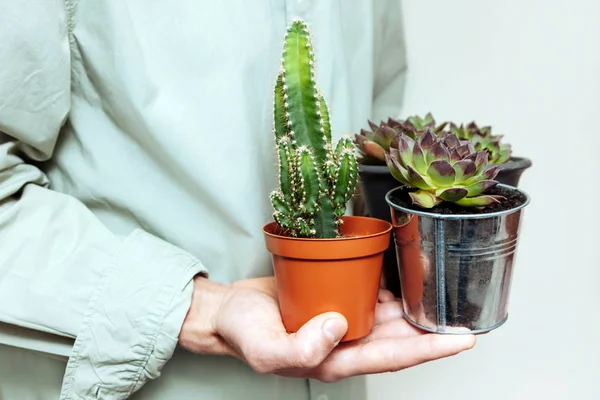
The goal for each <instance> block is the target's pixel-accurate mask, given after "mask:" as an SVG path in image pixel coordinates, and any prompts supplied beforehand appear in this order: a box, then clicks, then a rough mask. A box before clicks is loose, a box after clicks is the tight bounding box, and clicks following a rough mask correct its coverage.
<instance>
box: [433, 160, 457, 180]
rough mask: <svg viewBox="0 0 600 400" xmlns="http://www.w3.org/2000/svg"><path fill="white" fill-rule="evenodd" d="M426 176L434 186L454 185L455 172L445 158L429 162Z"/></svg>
mask: <svg viewBox="0 0 600 400" xmlns="http://www.w3.org/2000/svg"><path fill="white" fill-rule="evenodd" d="M427 176H428V177H429V178H430V180H431V182H433V184H434V185H435V186H436V187H451V186H452V185H454V179H455V177H456V172H455V171H454V168H453V167H452V165H451V164H450V163H449V162H448V161H446V160H436V161H434V162H432V163H431V164H429V168H427Z"/></svg>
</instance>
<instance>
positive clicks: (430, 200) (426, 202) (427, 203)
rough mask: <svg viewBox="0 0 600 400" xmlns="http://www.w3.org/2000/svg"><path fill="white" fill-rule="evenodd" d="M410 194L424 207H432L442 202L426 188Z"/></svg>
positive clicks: (412, 198) (417, 203)
mask: <svg viewBox="0 0 600 400" xmlns="http://www.w3.org/2000/svg"><path fill="white" fill-rule="evenodd" d="M408 195H409V196H410V198H411V200H412V202H413V203H414V204H416V205H418V206H419V207H422V208H432V207H435V206H436V205H438V204H440V202H441V201H440V199H438V198H437V197H436V196H435V195H434V194H432V193H430V192H428V191H425V190H417V191H416V192H410V193H409V194H408Z"/></svg>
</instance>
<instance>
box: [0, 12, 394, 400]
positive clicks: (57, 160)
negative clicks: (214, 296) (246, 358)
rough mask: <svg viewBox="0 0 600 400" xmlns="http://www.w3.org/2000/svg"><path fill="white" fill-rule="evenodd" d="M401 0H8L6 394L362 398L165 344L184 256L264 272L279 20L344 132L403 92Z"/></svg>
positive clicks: (0, 216) (1, 376) (0, 178)
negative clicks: (306, 58)
mask: <svg viewBox="0 0 600 400" xmlns="http://www.w3.org/2000/svg"><path fill="white" fill-rule="evenodd" d="M399 3H400V2H399V1H398V0H355V1H351V2H350V1H346V0H327V1H324V0H320V1H317V0H288V1H285V0H252V1H248V0H246V1H242V0H239V1H234V0H222V1H211V2H209V1H204V0H202V1H199V0H171V1H167V0H155V1H142V0H137V1H135V0H86V1H75V0H66V1H63V0H28V1H18V2H17V1H14V0H0V4H1V6H0V8H1V9H2V12H1V13H0V38H1V40H0V398H6V399H11V400H12V399H19V400H27V399H30V398H31V399H33V398H36V399H56V398H59V393H60V398H61V399H106V400H110V399H124V398H128V397H129V396H132V394H134V393H135V394H134V395H133V396H132V398H137V399H192V398H193V399H203V400H211V399H220V400H227V399H262V400H278V399H288V400H296V399H298V400H306V399H313V400H327V399H328V400H349V399H362V398H364V397H365V392H364V379H362V378H354V379H348V380H345V381H343V382H340V383H338V384H334V385H325V384H323V383H320V382H314V381H307V380H302V379H288V378H282V377H278V376H274V375H258V374H256V373H254V372H253V371H252V370H251V369H250V368H249V367H247V366H246V365H245V364H243V363H241V362H240V361H237V360H235V359H233V358H229V357H208V356H198V355H193V354H190V353H188V352H186V351H183V350H180V349H177V347H176V345H177V337H178V334H179V329H180V327H181V323H182V321H183V318H184V317H185V314H186V312H187V309H188V306H189V303H190V299H191V279H192V277H193V276H194V275H195V274H197V273H199V272H202V271H204V272H205V273H207V274H209V276H210V278H211V279H213V280H216V281H218V282H222V283H228V282H232V281H234V280H238V279H245V278H251V277H257V276H265V275H271V274H272V267H271V263H270V259H269V254H268V252H267V251H266V249H265V246H264V243H263V238H262V233H261V226H262V225H263V224H264V223H266V222H268V221H270V220H271V212H272V210H271V206H270V203H269V201H268V194H269V192H270V191H271V190H273V189H274V188H275V187H276V171H275V165H276V158H275V152H274V143H273V137H272V133H271V128H272V88H273V85H274V83H275V77H276V73H277V69H278V67H279V57H280V50H281V46H282V43H283V37H284V33H285V29H286V27H287V24H288V22H289V21H291V20H292V19H293V18H295V17H299V18H302V19H304V20H306V21H307V22H308V23H309V25H310V26H311V30H312V32H313V35H314V39H313V40H314V46H315V56H316V75H317V81H318V82H319V85H320V86H321V88H322V90H323V92H324V94H325V97H326V98H327V99H328V102H329V104H330V107H331V111H332V124H333V132H334V135H337V136H338V137H339V136H340V135H342V134H347V133H353V132H357V131H358V130H359V129H360V128H361V127H364V126H365V124H366V122H367V119H368V118H371V119H373V120H377V121H378V120H379V119H383V118H387V117H388V116H393V115H397V114H398V113H399V111H400V103H401V97H402V89H403V80H404V71H405V64H404V50H403V38H402V27H401V15H400V10H399V6H400V4H399ZM67 360H68V363H67ZM19 371H21V372H22V373H19ZM159 375H161V376H160V378H158V377H159ZM156 378H158V379H156Z"/></svg>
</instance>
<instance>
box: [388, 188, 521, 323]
mask: <svg viewBox="0 0 600 400" xmlns="http://www.w3.org/2000/svg"><path fill="white" fill-rule="evenodd" d="M498 187H499V188H504V189H509V190H516V191H518V192H520V193H521V194H522V195H523V196H524V198H525V201H524V202H523V203H522V204H521V205H519V206H518V207H515V208H513V209H510V210H506V211H500V212H495V213H488V214H469V215H457V214H452V215H443V214H433V213H428V212H426V211H416V210H412V209H409V208H405V207H402V206H399V205H397V204H395V203H394V202H393V201H391V198H393V197H394V193H396V192H397V191H399V190H402V187H399V188H396V189H393V190H391V191H389V192H388V193H387V194H386V197H385V199H386V201H387V203H388V205H389V206H390V208H391V215H392V225H393V227H394V228H393V232H394V239H395V243H396V253H397V259H398V269H399V272H400V282H401V287H402V301H403V304H404V314H405V317H406V319H407V320H408V321H409V322H410V323H412V324H413V325H415V326H416V327H418V328H421V329H424V330H426V331H430V332H436V333H455V334H456V333H475V334H478V333H485V332H489V331H491V330H493V329H496V328H498V327H499V326H500V325H502V324H503V323H504V322H505V321H506V319H507V318H508V299H509V292H510V286H511V278H512V272H513V266H514V262H515V250H516V248H517V242H518V237H519V227H520V222H521V215H522V210H523V208H524V207H525V206H527V205H528V204H529V201H530V199H529V196H528V195H527V194H526V193H524V192H523V191H521V190H519V189H516V188H513V187H510V186H506V185H498Z"/></svg>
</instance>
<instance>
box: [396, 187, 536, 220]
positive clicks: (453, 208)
mask: <svg viewBox="0 0 600 400" xmlns="http://www.w3.org/2000/svg"><path fill="white" fill-rule="evenodd" d="M411 191H414V189H410V188H407V187H404V188H402V189H398V190H396V191H395V192H394V196H391V197H390V200H391V201H392V202H394V203H395V204H397V205H399V206H402V207H405V208H408V209H411V210H415V211H425V212H429V213H433V214H446V215H449V214H450V215H451V214H455V215H473V214H489V213H494V212H499V211H505V210H510V209H512V208H515V207H518V206H520V205H521V204H523V203H524V202H525V201H526V200H527V198H526V197H525V196H524V195H523V194H521V193H520V192H517V191H514V190H507V189H505V188H500V187H494V188H492V189H490V190H488V191H487V192H486V193H485V194H489V195H497V196H504V197H505V198H506V199H505V200H502V201H501V202H500V204H492V205H490V206H487V207H483V208H476V207H460V206H458V205H456V204H454V203H449V202H446V201H445V202H443V203H441V204H440V205H438V206H436V207H433V208H421V207H419V206H417V205H415V204H413V203H412V201H411V199H410V196H409V195H408V193H409V192H411Z"/></svg>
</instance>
